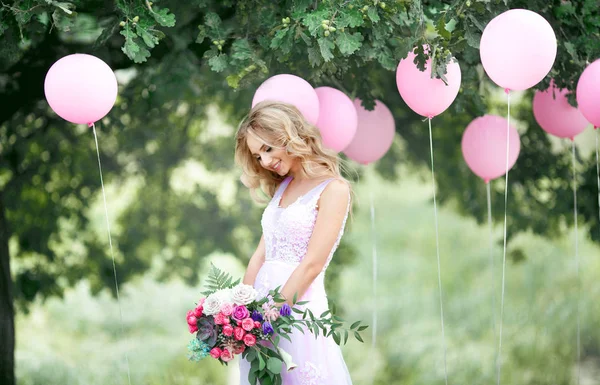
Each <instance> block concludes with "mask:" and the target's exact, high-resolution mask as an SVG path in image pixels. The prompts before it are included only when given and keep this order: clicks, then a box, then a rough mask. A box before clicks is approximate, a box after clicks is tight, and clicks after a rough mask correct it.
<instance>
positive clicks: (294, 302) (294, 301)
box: [292, 292, 298, 305]
mask: <svg viewBox="0 0 600 385" xmlns="http://www.w3.org/2000/svg"><path fill="white" fill-rule="evenodd" d="M296 302H298V292H295V293H294V298H293V299H292V304H293V305H295V304H296Z"/></svg>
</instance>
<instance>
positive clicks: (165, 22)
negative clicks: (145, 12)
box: [152, 8, 175, 27]
mask: <svg viewBox="0 0 600 385" xmlns="http://www.w3.org/2000/svg"><path fill="white" fill-rule="evenodd" d="M152 16H154V20H156V22H157V23H158V24H160V25H162V26H163V27H174V26H175V15H173V14H172V13H169V9H168V8H162V9H159V10H158V11H154V12H152Z"/></svg>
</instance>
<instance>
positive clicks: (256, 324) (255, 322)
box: [254, 321, 260, 329]
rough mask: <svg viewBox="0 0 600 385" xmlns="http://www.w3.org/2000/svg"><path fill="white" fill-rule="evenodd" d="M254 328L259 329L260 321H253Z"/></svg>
mask: <svg viewBox="0 0 600 385" xmlns="http://www.w3.org/2000/svg"><path fill="white" fill-rule="evenodd" d="M254 328H255V329H260V322H258V321H254Z"/></svg>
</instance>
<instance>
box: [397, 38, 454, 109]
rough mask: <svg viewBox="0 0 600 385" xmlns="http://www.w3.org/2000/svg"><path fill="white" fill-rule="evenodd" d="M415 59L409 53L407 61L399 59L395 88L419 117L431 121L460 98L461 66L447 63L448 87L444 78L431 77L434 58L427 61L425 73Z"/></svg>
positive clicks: (412, 53) (412, 54)
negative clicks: (458, 96)
mask: <svg viewBox="0 0 600 385" xmlns="http://www.w3.org/2000/svg"><path fill="white" fill-rule="evenodd" d="M425 49H426V50H427V49H429V47H428V46H426V47H425ZM414 60H415V54H414V52H410V53H409V54H408V56H407V57H406V59H402V60H400V63H399V64H398V68H397V69H396V85H397V86H398V91H399V92H400V96H401V97H402V99H403V100H404V102H405V103H406V104H407V105H408V106H409V107H410V108H411V109H412V110H413V111H414V112H416V113H417V114H419V115H422V116H425V117H428V118H430V117H434V116H436V115H439V114H441V113H442V112H444V111H446V109H447V108H448V107H450V105H451V104H452V102H454V99H456V95H458V90H459V88H460V82H461V73H460V66H459V65H458V62H456V61H452V62H451V63H450V64H448V73H447V74H446V79H447V80H448V85H446V84H444V82H443V81H442V80H441V79H436V78H433V79H432V78H431V59H428V60H427V63H426V66H425V71H420V70H419V69H418V68H417V65H416V64H415V63H414Z"/></svg>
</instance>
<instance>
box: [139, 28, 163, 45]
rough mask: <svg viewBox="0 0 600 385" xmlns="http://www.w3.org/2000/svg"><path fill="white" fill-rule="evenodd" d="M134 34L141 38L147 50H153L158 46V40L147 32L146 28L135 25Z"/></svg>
mask: <svg viewBox="0 0 600 385" xmlns="http://www.w3.org/2000/svg"><path fill="white" fill-rule="evenodd" d="M135 32H136V33H137V35H138V36H139V37H141V38H142V40H143V41H144V43H145V44H146V45H147V46H148V48H154V47H155V46H156V45H157V44H158V38H157V37H156V36H154V35H153V34H152V33H150V32H148V30H147V29H146V28H143V27H142V26H140V25H139V24H136V26H135Z"/></svg>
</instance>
